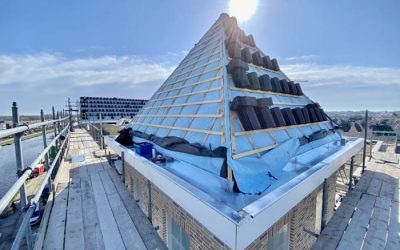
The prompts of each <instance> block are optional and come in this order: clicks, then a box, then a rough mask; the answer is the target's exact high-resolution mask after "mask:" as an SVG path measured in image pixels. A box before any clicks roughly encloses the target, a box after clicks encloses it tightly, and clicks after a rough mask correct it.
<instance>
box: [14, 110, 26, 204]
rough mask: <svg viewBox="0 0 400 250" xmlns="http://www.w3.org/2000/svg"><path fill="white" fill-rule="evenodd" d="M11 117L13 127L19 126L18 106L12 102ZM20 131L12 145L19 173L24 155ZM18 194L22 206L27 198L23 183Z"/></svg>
mask: <svg viewBox="0 0 400 250" xmlns="http://www.w3.org/2000/svg"><path fill="white" fill-rule="evenodd" d="M12 119H13V127H14V128H16V127H18V126H19V115H18V107H17V103H16V102H13V104H12ZM21 136H22V133H17V134H15V135H14V147H15V160H16V163H17V171H18V173H21V172H22V171H23V170H24V168H25V167H24V157H23V154H22V143H21ZM19 195H20V206H21V208H24V207H25V206H26V205H27V204H28V199H27V197H26V192H25V183H24V184H23V185H22V186H21V188H20V189H19Z"/></svg>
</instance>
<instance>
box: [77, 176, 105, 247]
mask: <svg viewBox="0 0 400 250" xmlns="http://www.w3.org/2000/svg"><path fill="white" fill-rule="evenodd" d="M86 174H87V172H86ZM81 189H82V215H83V228H84V231H85V233H84V235H83V236H84V241H85V249H104V243H103V235H102V233H101V230H100V223H99V219H98V216H97V210H96V209H93V208H94V207H95V206H96V203H95V200H94V196H93V190H92V182H91V180H90V178H89V177H88V176H86V177H81Z"/></svg>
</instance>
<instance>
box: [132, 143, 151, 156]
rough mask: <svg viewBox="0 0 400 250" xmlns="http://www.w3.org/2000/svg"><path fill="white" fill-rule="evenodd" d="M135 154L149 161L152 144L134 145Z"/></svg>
mask: <svg viewBox="0 0 400 250" xmlns="http://www.w3.org/2000/svg"><path fill="white" fill-rule="evenodd" d="M134 147H135V152H136V153H137V154H139V155H141V156H143V157H145V158H147V159H151V157H152V150H153V144H151V143H148V142H141V143H135V144H134Z"/></svg>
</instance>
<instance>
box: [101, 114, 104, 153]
mask: <svg viewBox="0 0 400 250" xmlns="http://www.w3.org/2000/svg"><path fill="white" fill-rule="evenodd" d="M103 148H104V137H103V114H102V113H100V149H103Z"/></svg>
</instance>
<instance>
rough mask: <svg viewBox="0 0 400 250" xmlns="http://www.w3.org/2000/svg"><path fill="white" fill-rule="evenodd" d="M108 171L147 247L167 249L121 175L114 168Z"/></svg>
mask: <svg viewBox="0 0 400 250" xmlns="http://www.w3.org/2000/svg"><path fill="white" fill-rule="evenodd" d="M107 173H108V174H109V176H110V177H111V179H112V180H113V183H114V186H115V188H116V190H117V191H118V194H119V195H120V197H121V200H122V202H123V203H124V205H125V207H126V209H127V211H128V213H129V216H130V217H131V218H132V221H133V223H134V224H135V226H136V228H137V229H138V232H139V234H140V236H141V238H142V239H143V241H144V244H145V245H146V247H147V249H160V250H166V249H167V247H166V246H165V244H164V242H163V241H162V240H161V238H160V237H159V236H158V234H157V232H156V231H155V230H154V228H153V225H152V224H151V223H150V221H149V220H148V219H147V217H146V215H145V214H144V213H143V211H142V210H141V209H140V208H139V207H138V205H137V203H136V202H135V201H134V199H133V198H132V197H131V196H129V194H128V191H127V189H126V187H125V186H124V184H123V183H122V181H121V178H120V176H119V175H118V174H117V173H116V172H115V170H114V169H111V168H110V169H108V170H107Z"/></svg>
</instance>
